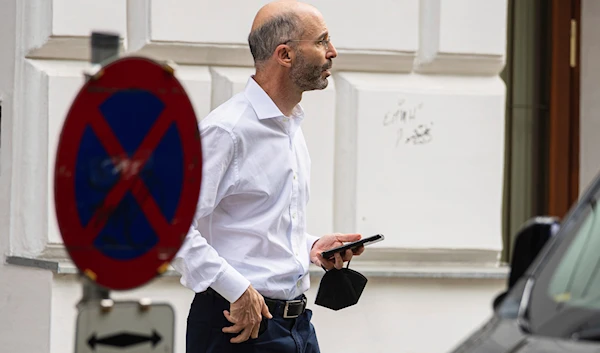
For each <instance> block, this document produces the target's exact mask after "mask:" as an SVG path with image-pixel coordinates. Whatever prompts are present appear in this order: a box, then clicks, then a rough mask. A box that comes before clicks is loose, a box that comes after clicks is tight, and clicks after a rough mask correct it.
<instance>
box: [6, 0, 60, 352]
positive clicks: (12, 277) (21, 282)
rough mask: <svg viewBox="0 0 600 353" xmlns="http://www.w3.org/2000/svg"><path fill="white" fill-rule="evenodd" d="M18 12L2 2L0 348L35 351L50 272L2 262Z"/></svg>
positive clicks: (44, 332)
mask: <svg viewBox="0 0 600 353" xmlns="http://www.w3.org/2000/svg"><path fill="white" fill-rule="evenodd" d="M20 14H21V12H20V9H19V7H18V6H17V1H4V2H3V3H2V12H0V45H2V50H1V51H0V104H1V105H2V120H1V122H0V195H2V196H0V351H1V352H20V353H38V352H48V351H49V348H50V330H49V329H50V316H49V315H48V314H49V312H50V306H51V305H50V295H51V286H52V284H51V283H52V274H51V273H50V272H48V271H43V270H38V269H28V268H19V267H13V266H9V265H6V264H5V263H4V257H5V255H7V254H9V252H10V246H11V240H12V239H11V238H12V236H11V235H12V234H13V233H14V231H15V229H18V227H16V226H15V221H16V217H15V213H16V211H18V210H14V209H12V207H11V201H12V200H14V199H13V196H14V195H15V194H16V192H15V190H14V189H13V186H14V184H15V183H14V180H15V178H16V177H17V176H18V174H17V172H18V170H17V169H18V167H17V166H14V165H12V163H10V160H11V159H12V158H13V156H14V155H15V154H17V153H18V152H19V149H18V147H17V143H15V139H16V138H17V136H18V134H17V131H15V128H14V126H15V125H14V124H13V122H14V121H15V120H16V119H17V115H16V114H15V105H16V104H15V96H16V94H15V90H16V89H18V88H17V87H18V84H17V81H16V80H15V78H16V77H18V76H17V73H18V70H20V69H21V65H20V63H19V59H18V53H20V52H21V50H22V49H21V45H20V43H19V42H18V41H17V40H16V39H18V38H19V36H18V35H17V33H18V30H17V26H18V22H17V18H19V16H20Z"/></svg>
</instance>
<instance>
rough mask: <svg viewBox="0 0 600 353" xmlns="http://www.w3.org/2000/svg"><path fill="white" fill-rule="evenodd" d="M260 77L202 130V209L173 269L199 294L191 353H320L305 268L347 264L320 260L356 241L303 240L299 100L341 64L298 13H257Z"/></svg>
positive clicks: (316, 20) (305, 163) (310, 17)
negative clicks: (308, 304) (324, 253)
mask: <svg viewBox="0 0 600 353" xmlns="http://www.w3.org/2000/svg"><path fill="white" fill-rule="evenodd" d="M248 42H249V44H250V50H251V52H252V55H253V57H254V61H255V67H256V74H255V75H253V76H252V77H250V78H249V80H248V83H247V86H246V88H245V90H244V92H242V93H240V94H237V95H235V96H234V97H232V98H231V99H230V100H229V101H227V102H226V103H224V104H222V105H221V106H219V107H218V108H216V109H215V110H214V111H213V112H211V113H210V114H209V115H208V116H207V117H206V118H205V119H203V120H202V122H201V124H200V130H201V136H202V147H203V156H204V160H203V176H202V190H201V194H200V201H199V205H198V208H197V211H196V215H195V220H194V222H193V224H192V227H191V228H190V232H189V234H188V235H187V237H186V240H185V242H184V244H183V246H182V248H181V250H180V251H179V253H178V255H177V257H176V259H175V261H174V262H173V265H174V267H175V268H176V269H177V270H178V271H179V272H180V273H181V274H182V278H181V282H182V284H183V285H185V286H187V287H188V288H190V289H192V290H193V291H194V292H196V295H195V297H194V300H193V302H192V305H191V307H190V312H189V316H188V321H187V334H186V342H187V344H186V345H187V352H188V353H201V352H218V353H223V352H253V351H260V352H282V353H285V352H294V353H296V352H307V353H315V352H319V346H318V343H317V338H316V335H315V331H314V328H313V326H312V324H311V323H310V318H311V314H312V313H311V311H310V310H309V309H306V297H305V296H304V294H303V293H304V292H305V291H306V290H307V289H308V288H309V285H310V282H309V277H308V267H309V260H310V261H311V262H312V263H314V264H316V265H318V266H321V267H323V268H324V269H326V270H330V269H333V268H334V267H335V268H337V269H340V268H342V266H343V263H344V261H349V260H350V259H351V258H352V255H359V254H360V253H361V252H362V251H363V250H364V249H363V248H360V249H359V250H358V251H356V253H355V254H353V253H352V251H350V250H348V251H346V253H345V254H343V256H341V255H340V254H337V255H336V257H335V259H334V261H328V260H326V259H323V258H322V257H321V256H320V253H321V252H322V251H324V250H327V249H331V248H334V247H337V246H340V245H343V243H344V242H349V241H355V240H359V239H360V235H359V234H330V235H324V236H322V237H320V238H318V237H315V236H312V235H309V234H307V233H306V219H305V217H306V213H305V208H306V203H307V201H308V197H309V195H308V193H309V189H308V184H309V176H310V159H309V155H308V150H307V148H306V145H305V141H304V136H303V134H302V130H301V129H300V123H301V121H302V119H303V118H304V113H303V111H302V108H301V106H300V105H299V102H300V100H301V98H302V93H303V92H305V91H309V90H316V89H324V88H326V87H327V83H328V81H327V77H328V76H330V74H331V73H330V71H329V69H331V67H332V59H333V58H335V57H336V56H337V52H336V50H335V47H334V46H333V44H332V43H331V42H330V40H329V33H328V30H327V27H326V25H325V22H324V20H323V17H322V15H321V14H320V13H319V11H318V10H316V9H315V8H314V7H312V6H309V5H307V4H303V3H299V2H296V1H278V2H273V3H270V4H267V5H265V6H264V7H263V8H261V9H260V10H259V11H258V13H257V14H256V17H255V20H254V22H253V25H252V29H251V32H250V35H249V37H248Z"/></svg>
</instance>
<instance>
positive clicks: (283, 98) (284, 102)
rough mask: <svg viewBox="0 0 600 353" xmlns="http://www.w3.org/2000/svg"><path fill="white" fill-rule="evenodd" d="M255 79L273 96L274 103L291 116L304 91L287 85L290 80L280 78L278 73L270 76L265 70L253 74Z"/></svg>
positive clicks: (289, 84)
mask: <svg viewBox="0 0 600 353" xmlns="http://www.w3.org/2000/svg"><path fill="white" fill-rule="evenodd" d="M253 78H254V81H256V83H258V85H259V86H260V87H261V88H262V89H263V90H264V91H265V92H266V93H267V95H269V97H271V99H272V100H273V103H275V105H276V106H277V108H279V110H281V112H282V113H283V114H284V115H285V116H288V117H289V116H291V115H292V111H293V110H294V107H295V106H296V105H298V103H300V100H301V99H302V92H299V91H297V90H296V89H295V88H294V87H292V86H291V83H288V84H287V85H286V82H289V81H288V80H280V79H278V77H277V75H273V76H268V75H267V74H266V73H264V72H257V73H256V75H254V76H253Z"/></svg>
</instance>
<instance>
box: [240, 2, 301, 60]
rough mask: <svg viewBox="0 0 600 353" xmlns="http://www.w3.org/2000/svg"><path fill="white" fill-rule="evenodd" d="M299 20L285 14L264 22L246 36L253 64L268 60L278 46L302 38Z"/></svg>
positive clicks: (296, 16)
mask: <svg viewBox="0 0 600 353" xmlns="http://www.w3.org/2000/svg"><path fill="white" fill-rule="evenodd" d="M302 32H303V31H302V28H301V24H300V18H299V17H298V15H296V14H294V13H291V12H290V13H285V14H282V15H279V16H277V17H274V18H273V19H271V20H269V21H267V22H265V23H264V24H263V25H262V26H260V27H258V28H257V29H255V30H254V31H251V32H250V35H248V44H249V45H250V52H251V53H252V57H253V58H254V63H255V64H260V63H262V62H264V61H266V60H268V59H269V58H270V57H271V55H273V52H274V51H275V48H277V46H278V45H280V44H283V43H285V42H286V41H288V40H295V39H298V38H300V37H301V36H302Z"/></svg>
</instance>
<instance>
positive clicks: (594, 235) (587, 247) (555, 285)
mask: <svg viewBox="0 0 600 353" xmlns="http://www.w3.org/2000/svg"><path fill="white" fill-rule="evenodd" d="M590 190H591V191H590V193H589V195H591V196H589V197H588V196H583V198H582V201H581V202H580V203H579V204H578V205H577V208H576V209H575V210H574V211H573V212H572V214H570V215H568V216H567V219H566V220H565V222H564V223H563V225H562V227H561V229H560V231H559V233H558V234H557V235H556V237H555V239H556V241H555V242H554V244H552V246H551V247H550V248H549V252H548V254H547V256H546V258H545V259H544V260H543V261H542V262H541V264H540V270H538V271H537V272H536V273H535V274H534V277H535V282H534V283H535V284H534V288H533V291H532V293H531V300H530V303H529V313H528V314H529V315H528V316H529V319H530V321H531V327H532V329H533V332H534V333H535V334H539V335H548V336H553V337H563V338H569V337H570V336H571V335H572V334H573V333H574V332H577V331H580V330H581V329H583V328H586V327H589V326H590V325H594V327H596V326H597V327H598V328H600V322H598V319H599V318H600V251H598V249H599V247H600V205H599V204H598V201H599V200H600V179H596V181H595V182H594V185H593V186H592V188H591V189H590ZM594 321H595V322H594Z"/></svg>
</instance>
